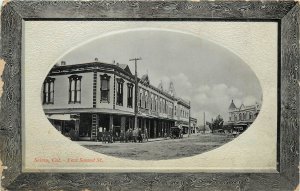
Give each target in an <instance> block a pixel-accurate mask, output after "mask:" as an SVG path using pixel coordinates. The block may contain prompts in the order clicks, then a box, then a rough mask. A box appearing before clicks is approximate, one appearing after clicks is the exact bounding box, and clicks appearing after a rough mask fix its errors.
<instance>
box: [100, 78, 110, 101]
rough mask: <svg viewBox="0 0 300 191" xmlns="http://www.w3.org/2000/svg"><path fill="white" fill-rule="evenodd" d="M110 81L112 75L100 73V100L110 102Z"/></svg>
mask: <svg viewBox="0 0 300 191" xmlns="http://www.w3.org/2000/svg"><path fill="white" fill-rule="evenodd" d="M109 81H110V76H109V75H107V74H104V75H100V94H101V95H100V96H101V97H100V102H108V103H109V86H110V85H109Z"/></svg>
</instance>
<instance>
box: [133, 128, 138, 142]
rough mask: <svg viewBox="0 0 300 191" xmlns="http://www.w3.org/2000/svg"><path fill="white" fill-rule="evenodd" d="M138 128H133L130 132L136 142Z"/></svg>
mask: <svg viewBox="0 0 300 191" xmlns="http://www.w3.org/2000/svg"><path fill="white" fill-rule="evenodd" d="M138 131H139V130H138V128H135V129H134V130H133V132H132V136H133V141H134V142H135V143H136V140H137V138H138Z"/></svg>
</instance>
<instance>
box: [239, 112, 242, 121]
mask: <svg viewBox="0 0 300 191" xmlns="http://www.w3.org/2000/svg"><path fill="white" fill-rule="evenodd" d="M239 120H240V121H242V114H241V113H240V114H239Z"/></svg>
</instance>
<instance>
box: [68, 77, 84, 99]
mask: <svg viewBox="0 0 300 191" xmlns="http://www.w3.org/2000/svg"><path fill="white" fill-rule="evenodd" d="M81 78H82V76H77V75H72V76H70V77H69V103H80V102H81Z"/></svg>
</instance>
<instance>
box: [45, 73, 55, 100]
mask: <svg viewBox="0 0 300 191" xmlns="http://www.w3.org/2000/svg"><path fill="white" fill-rule="evenodd" d="M54 80H55V79H54V78H50V77H47V78H46V80H45V81H44V84H43V104H54Z"/></svg>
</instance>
